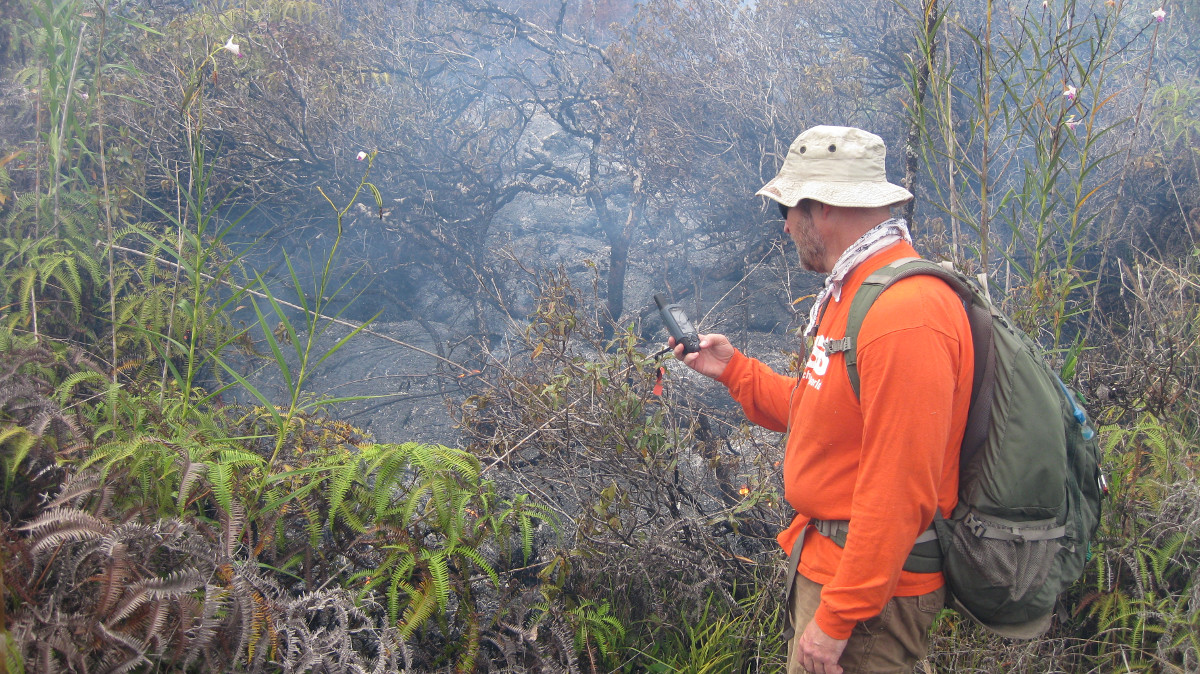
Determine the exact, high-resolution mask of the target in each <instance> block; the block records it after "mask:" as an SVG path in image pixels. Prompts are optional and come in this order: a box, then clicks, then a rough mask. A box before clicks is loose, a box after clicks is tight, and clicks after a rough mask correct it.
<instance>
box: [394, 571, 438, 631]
mask: <svg viewBox="0 0 1200 674" xmlns="http://www.w3.org/2000/svg"><path fill="white" fill-rule="evenodd" d="M429 585H430V580H429V579H426V580H425V582H423V583H421V587H420V588H419V589H418V590H417V591H416V592H415V593H413V594H411V595H409V596H410V598H411V601H410V602H409V604H408V607H407V608H405V609H404V616H403V617H402V619H401V620H400V625H399V628H400V636H401V637H402V638H404V639H408V638H409V637H411V636H412V634H413V632H415V631H416V630H417V628H418V627H420V626H421V625H423V624H424V623H425V621H426V620H428V619H429V617H430V616H432V615H433V612H434V610H435V609H437V607H438V601H437V597H436V596H434V595H435V592H434V591H433V589H432V588H430V587H429Z"/></svg>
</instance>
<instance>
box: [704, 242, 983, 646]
mask: <svg viewBox="0 0 1200 674" xmlns="http://www.w3.org/2000/svg"><path fill="white" fill-rule="evenodd" d="M916 256H917V253H916V251H915V250H914V249H913V248H912V246H911V245H909V244H907V243H904V242H900V243H897V244H895V245H893V246H890V247H888V248H887V249H885V250H883V251H881V252H880V253H878V254H876V255H875V256H873V257H871V258H870V259H868V260H867V261H865V262H864V263H862V264H860V265H859V266H858V267H857V268H855V269H854V270H853V271H851V272H850V274H849V276H848V277H847V278H846V280H845V283H844V285H843V287H842V292H841V299H840V300H834V299H832V298H831V299H830V300H829V305H828V306H827V307H826V309H825V313H824V315H823V316H822V318H821V323H820V327H819V328H818V331H817V336H816V338H815V340H814V347H813V350H812V353H811V355H810V357H809V359H808V363H807V365H806V368H805V370H804V373H803V375H802V376H801V377H799V378H795V377H785V376H783V375H780V374H777V373H775V372H773V371H772V370H771V369H770V368H769V367H767V366H766V365H764V364H763V363H761V362H759V361H757V360H753V359H750V358H747V357H746V356H744V355H742V354H741V353H737V354H735V355H734V357H733V359H732V360H731V361H730V362H729V365H728V366H727V367H726V368H725V371H724V372H723V373H722V375H721V378H720V381H721V382H722V383H724V384H725V385H726V387H728V389H729V392H730V394H731V395H732V396H733V398H734V399H735V400H737V401H738V402H739V403H740V404H741V405H742V408H743V409H744V410H745V412H746V416H747V417H748V418H749V419H750V421H752V422H754V423H756V424H759V425H760V426H764V427H766V428H769V429H771V430H776V431H781V432H782V431H786V432H788V438H787V448H786V452H785V455H784V462H783V482H784V491H785V496H786V498H787V500H788V503H790V504H791V505H792V507H793V508H795V509H796V512H797V513H798V514H797V515H796V517H795V519H794V520H793V521H792V524H791V526H789V527H788V528H787V529H786V530H784V531H783V532H782V533H781V534H780V535H779V543H780V545H782V546H783V548H784V550H785V551H788V552H790V551H791V549H792V546H793V545H794V543H795V541H796V539H797V538H798V537H799V535H800V532H801V531H803V530H804V528H805V527H806V526H808V522H809V519H810V518H818V519H823V520H849V521H850V531H849V534H848V535H847V537H846V547H845V548H844V549H843V548H841V547H839V546H838V545H837V544H836V543H834V542H833V541H831V540H830V539H828V538H825V537H824V536H822V535H820V534H818V533H816V532H815V530H814V531H810V532H809V533H808V535H807V536H806V537H805V541H804V548H803V553H802V554H801V557H800V565H799V568H798V571H799V572H800V573H802V574H803V575H804V576H805V577H806V578H809V579H810V580H812V581H814V582H817V583H820V584H822V585H824V589H823V591H822V593H821V604H820V607H819V608H818V609H817V613H816V616H815V618H814V619H815V620H816V622H817V625H818V626H819V627H820V628H821V630H822V631H824V632H825V633H826V634H828V635H829V636H831V637H834V638H838V639H845V638H848V637H849V636H850V632H851V630H852V629H853V628H854V625H855V624H856V623H858V622H859V621H861V620H866V619H868V618H871V617H873V616H875V615H878V614H879V612H880V611H881V610H882V609H883V605H884V604H885V603H887V601H888V599H890V598H891V597H893V596H915V595H919V594H924V593H926V592H931V591H933V590H936V589H937V588H938V587H941V585H942V584H943V583H944V580H943V578H942V574H940V573H911V572H908V571H903V570H902V569H901V567H902V566H903V565H904V560H905V558H906V557H907V556H908V553H909V552H910V551H911V550H912V546H913V541H914V540H915V539H916V538H917V536H918V535H919V534H920V533H921V532H922V531H924V530H925V529H926V528H927V527H928V526H929V523H930V522H931V521H932V519H933V516H934V509H935V507H937V508H940V509H941V512H942V513H943V514H945V515H948V514H949V513H950V512H951V511H952V510H953V509H954V506H955V505H956V503H957V502H958V495H957V491H958V456H959V447H960V445H961V443H962V436H963V430H964V428H965V427H966V419H967V408H968V407H969V405H970V397H971V381H972V376H973V374H974V360H973V353H974V352H973V350H972V345H971V336H970V335H971V332H970V326H969V325H968V323H967V316H966V312H965V311H964V309H963V306H962V302H961V301H960V300H959V298H958V295H957V294H955V292H954V291H953V290H951V289H950V287H949V286H947V285H946V284H945V283H943V282H942V281H940V280H938V279H936V278H934V277H930V276H915V277H911V278H907V279H904V280H902V281H899V282H897V283H896V284H895V285H893V286H892V287H891V288H889V289H888V290H887V291H885V292H884V293H883V294H882V295H880V296H879V298H878V299H877V300H876V301H875V304H874V305H873V306H872V307H871V310H870V311H869V312H868V313H867V317H866V319H865V320H864V321H863V325H862V328H861V330H860V331H859V336H858V371H859V381H860V391H861V400H860V399H859V398H856V397H855V395H854V389H853V388H851V386H850V379H849V376H848V375H847V373H846V365H845V359H844V357H843V356H842V355H834V356H833V357H829V356H827V355H826V353H825V349H824V344H825V342H826V341H828V340H833V339H841V338H842V337H844V336H845V334H846V323H847V320H848V317H849V311H850V302H851V300H852V299H853V298H854V294H855V292H856V291H857V290H858V288H859V286H861V285H862V282H863V280H865V279H866V278H867V276H869V275H870V274H871V273H872V272H874V271H875V270H877V269H879V268H880V267H883V266H884V265H886V264H888V263H890V262H893V261H895V260H897V259H900V258H904V257H916ZM797 629H798V630H802V629H804V626H803V625H798V626H797Z"/></svg>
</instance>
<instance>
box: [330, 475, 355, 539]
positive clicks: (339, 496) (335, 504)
mask: <svg viewBox="0 0 1200 674" xmlns="http://www.w3.org/2000/svg"><path fill="white" fill-rule="evenodd" d="M358 463H359V462H358V461H357V460H350V461H347V462H346V463H344V464H342V465H340V466H334V467H333V469H332V471H331V473H330V476H329V493H328V497H327V498H328V500H329V526H331V527H332V526H333V522H334V518H335V517H336V516H337V515H338V513H339V512H340V511H341V509H342V501H343V500H345V498H346V493H347V492H348V491H350V485H351V483H353V482H354V479H355V478H356V477H358Z"/></svg>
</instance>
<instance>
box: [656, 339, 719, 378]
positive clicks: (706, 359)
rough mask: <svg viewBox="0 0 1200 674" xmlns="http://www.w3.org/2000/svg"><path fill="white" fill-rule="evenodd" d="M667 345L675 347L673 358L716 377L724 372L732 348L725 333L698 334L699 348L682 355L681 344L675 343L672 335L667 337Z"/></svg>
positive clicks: (702, 372)
mask: <svg viewBox="0 0 1200 674" xmlns="http://www.w3.org/2000/svg"><path fill="white" fill-rule="evenodd" d="M667 346H669V347H671V348H673V349H675V358H677V359H679V360H682V361H683V364H684V365H687V366H688V367H690V368H692V369H693V370H695V371H696V372H699V373H700V374H702V375H704V376H706V377H711V378H712V379H717V378H719V377H720V376H721V374H722V373H723V372H725V366H726V365H728V364H729V361H730V359H732V358H733V354H734V348H733V345H732V344H730V343H729V339H727V338H726V337H725V335H717V334H713V335H700V350H699V351H697V352H696V353H689V354H688V355H686V356H685V355H683V344H676V343H675V338H674V337H669V338H668V339H667Z"/></svg>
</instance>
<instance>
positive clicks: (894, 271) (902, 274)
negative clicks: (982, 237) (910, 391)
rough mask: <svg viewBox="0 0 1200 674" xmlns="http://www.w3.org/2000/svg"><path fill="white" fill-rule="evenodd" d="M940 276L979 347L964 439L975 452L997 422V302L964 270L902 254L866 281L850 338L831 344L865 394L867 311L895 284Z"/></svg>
mask: <svg viewBox="0 0 1200 674" xmlns="http://www.w3.org/2000/svg"><path fill="white" fill-rule="evenodd" d="M918 275H926V276H936V277H938V278H940V279H942V280H943V281H945V282H946V284H947V285H949V286H950V287H951V288H952V289H953V290H954V292H956V293H957V294H958V296H959V297H960V298H961V299H962V301H963V306H964V308H965V309H966V311H967V321H968V322H969V323H970V326H971V340H972V343H973V345H974V350H975V378H974V380H973V381H972V383H971V411H970V414H969V415H968V418H967V428H966V434H965V435H964V437H963V452H964V455H966V456H968V457H969V456H970V455H972V454H973V453H974V452H975V451H976V450H977V449H978V448H979V447H980V446H981V445H982V444H983V442H984V440H985V439H986V438H987V432H988V426H989V425H990V424H991V410H992V398H993V395H994V393H993V388H994V386H995V382H996V353H995V337H994V335H993V334H992V306H991V304H990V303H989V302H988V301H987V298H986V297H985V296H984V295H983V293H982V292H981V291H977V290H976V289H974V288H972V287H971V286H970V285H969V284H968V283H967V282H966V281H965V280H964V277H962V276H960V275H959V274H957V273H955V272H954V271H951V270H950V269H947V268H945V267H943V266H942V265H940V264H938V263H936V262H933V261H930V260H924V259H921V258H915V257H907V258H901V259H899V260H896V261H895V262H892V263H890V264H887V265H885V266H883V267H881V268H880V269H878V270H877V271H875V273H873V274H871V275H870V276H868V277H867V279H866V280H865V281H863V284H862V287H860V288H859V289H858V291H857V292H856V293H855V294H854V299H853V300H851V302H850V316H849V318H848V320H847V323H846V336H845V337H843V338H842V339H837V340H832V341H830V342H827V343H826V344H825V350H826V352H827V353H829V354H830V355H832V354H834V353H844V354H845V358H846V374H847V375H848V376H849V377H850V386H851V388H853V389H854V395H855V397H858V396H859V378H858V348H857V346H858V333H859V330H861V329H862V324H863V320H864V319H865V318H866V317H867V311H868V310H870V308H871V305H873V304H874V303H875V300H876V299H878V298H879V295H880V294H881V293H883V291H884V290H887V289H888V288H889V287H891V285H892V284H893V283H895V282H896V281H899V280H901V279H906V278H908V277H910V276H918Z"/></svg>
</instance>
